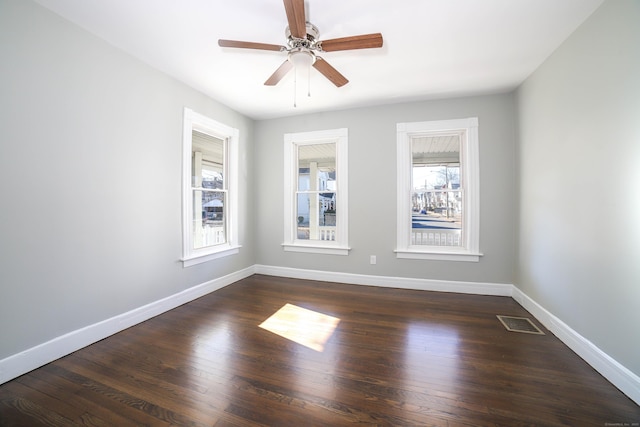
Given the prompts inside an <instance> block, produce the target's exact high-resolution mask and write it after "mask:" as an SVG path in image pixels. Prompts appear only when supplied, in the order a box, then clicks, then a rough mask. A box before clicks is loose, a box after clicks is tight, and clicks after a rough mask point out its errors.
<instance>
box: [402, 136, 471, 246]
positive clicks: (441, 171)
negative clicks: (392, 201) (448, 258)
mask: <svg viewBox="0 0 640 427" xmlns="http://www.w3.org/2000/svg"><path fill="white" fill-rule="evenodd" d="M411 166H412V185H411V188H412V193H411V244H412V245H429V246H461V245H462V235H463V234H462V232H461V231H462V230H461V229H462V224H463V221H462V216H463V211H464V206H463V197H462V194H463V188H462V187H461V185H460V183H461V180H460V135H459V134H458V133H454V134H443V135H435V136H415V137H412V138H411Z"/></svg>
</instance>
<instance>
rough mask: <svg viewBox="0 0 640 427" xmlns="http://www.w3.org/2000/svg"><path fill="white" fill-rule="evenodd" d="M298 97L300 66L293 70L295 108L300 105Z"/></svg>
mask: <svg viewBox="0 0 640 427" xmlns="http://www.w3.org/2000/svg"><path fill="white" fill-rule="evenodd" d="M297 99H298V68H297V67H296V68H295V69H294V70H293V108H296V107H298V105H297Z"/></svg>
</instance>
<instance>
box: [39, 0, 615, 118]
mask: <svg viewBox="0 0 640 427" xmlns="http://www.w3.org/2000/svg"><path fill="white" fill-rule="evenodd" d="M36 1H37V2H38V3H40V4H41V5H43V6H45V7H47V8H49V9H51V10H53V11H54V12H56V13H58V14H60V15H62V16H63V17H65V18H67V19H68V20H70V21H72V22H75V23H76V24H78V25H80V26H81V27H83V28H85V29H86V30H88V31H90V32H92V33H94V34H96V35H98V36H99V37H101V38H103V39H105V40H107V41H108V42H109V43H111V44H113V45H115V46H117V47H119V48H121V49H122V50H124V51H126V52H128V53H130V54H131V55H133V56H135V57H137V58H140V59H141V60H143V61H144V62H146V63H148V64H150V65H152V66H153V67H155V68H157V69H159V70H162V71H164V72H165V73H167V74H169V75H172V76H174V77H175V78H177V79H178V80H181V81H183V82H184V83H186V84H188V85H190V86H192V87H194V88H195V89H198V90H199V91H202V92H204V93H205V94H207V95H209V96H211V97H213V98H214V99H216V100H218V101H220V102H222V103H223V104H226V105H227V106H229V107H231V108H233V109H235V110H237V111H239V112H240V113H243V114H245V115H247V116H249V117H252V118H254V119H266V118H274V117H282V116H291V115H296V114H302V113H310V112H319V111H327V110H338V109H345V108H351V107H358V106H363V105H380V104H389V103H396V102H403V101H414V100H425V99H436V98H443V97H452V96H464V95H476V94H485V93H496V92H504V91H508V90H511V89H513V88H515V87H517V86H518V85H519V84H520V83H521V82H522V81H523V80H524V79H525V78H526V77H528V76H529V74H531V73H532V72H533V71H534V70H535V69H536V68H537V67H538V66H539V65H540V64H541V63H542V62H543V61H544V60H545V59H546V58H547V57H548V56H549V55H550V54H551V53H552V52H553V51H554V50H555V49H556V48H557V47H558V46H559V45H560V44H561V43H562V42H563V41H564V40H565V39H566V38H567V37H568V36H569V35H570V34H571V33H572V32H573V31H574V30H575V29H576V28H577V27H578V26H579V25H580V24H581V23H582V22H584V20H585V19H586V18H587V17H588V16H589V15H590V14H591V13H592V12H593V11H594V10H595V9H596V8H597V7H598V6H599V5H600V4H601V3H602V1H603V0H393V1H391V0H388V1H383V0H308V1H306V11H307V20H308V21H310V22H312V23H313V24H314V25H316V26H317V27H318V28H319V30H320V40H323V39H332V38H338V37H346V36H352V35H358V34H367V33H375V32H380V33H382V35H383V37H384V46H383V47H382V48H381V49H367V50H352V51H344V52H330V53H324V54H322V56H323V58H324V59H326V60H327V61H328V62H329V63H330V64H331V65H333V66H334V67H335V68H336V69H337V70H338V71H340V72H341V73H342V74H343V75H344V76H345V77H347V79H349V83H348V84H347V85H345V86H343V87H341V88H337V87H335V86H334V85H333V84H332V83H330V82H329V81H328V80H327V79H326V78H325V77H324V76H322V75H321V74H320V73H319V72H317V71H316V70H314V69H313V70H311V97H310V98H307V97H306V87H304V86H305V85H301V86H303V87H302V88H300V86H299V88H298V103H297V104H298V105H297V107H296V108H294V106H293V97H294V82H293V80H294V79H293V74H294V73H293V72H290V73H289V74H288V75H287V76H286V77H285V78H284V79H283V80H282V81H281V82H280V83H279V84H278V85H277V86H275V87H268V86H264V85H263V83H264V81H265V80H266V79H267V78H268V77H269V76H270V75H271V74H272V73H273V72H274V71H275V69H276V68H277V67H278V66H279V65H280V64H281V63H282V62H283V61H284V60H285V58H286V53H282V52H271V51H256V50H247V49H231V48H221V47H219V46H218V44H217V40H218V39H220V38H224V39H234V40H243V41H254V42H263V43H271V44H278V45H283V44H285V43H286V40H285V35H284V31H285V27H286V26H287V19H286V15H285V10H284V5H283V3H282V0H224V1H223V0H180V1H177V0H36Z"/></svg>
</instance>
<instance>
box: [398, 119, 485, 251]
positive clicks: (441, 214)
mask: <svg viewBox="0 0 640 427" xmlns="http://www.w3.org/2000/svg"><path fill="white" fill-rule="evenodd" d="M397 130H398V140H397V162H398V165H397V167H398V196H397V197H398V206H397V221H398V223H397V248H396V255H397V257H398V258H413V259H436V260H453V261H478V260H479V257H480V256H481V255H482V254H481V253H480V252H479V182H478V177H479V172H478V169H479V165H478V119H477V118H475V117H473V118H468V119H460V120H442V121H431V122H413V123H399V124H398V126H397Z"/></svg>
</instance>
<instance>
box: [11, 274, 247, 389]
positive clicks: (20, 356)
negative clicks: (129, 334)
mask: <svg viewBox="0 0 640 427" xmlns="http://www.w3.org/2000/svg"><path fill="white" fill-rule="evenodd" d="M252 274H254V267H253V266H251V267H248V268H245V269H243V270H240V271H237V272H234V273H231V274H229V275H227V276H223V277H220V278H217V279H214V280H210V281H208V282H205V283H201V284H199V285H196V286H193V287H191V288H189V289H185V290H184V291H182V292H179V293H177V294H174V295H171V296H168V297H166V298H163V299H161V300H158V301H154V302H152V303H150V304H147V305H144V306H142V307H139V308H136V309H134V310H131V311H129V312H126V313H123V314H120V315H118V316H114V317H112V318H110V319H106V320H103V321H101V322H98V323H95V324H93V325H89V326H86V327H84V328H81V329H78V330H75V331H72V332H69V333H68V334H65V335H62V336H59V337H57V338H54V339H52V340H50V341H47V342H45V343H42V344H40V345H37V346H35V347H32V348H30V349H27V350H25V351H22V352H20V353H17V354H14V355H12V356H9V357H7V358H5V359H2V360H0V384H3V383H5V382H7V381H9V380H12V379H13V378H17V377H19V376H20V375H22V374H26V373H27V372H29V371H32V370H34V369H36V368H39V367H40V366H43V365H45V364H47V363H49V362H52V361H54V360H56V359H59V358H60V357H62V356H66V355H67V354H70V353H73V352H74V351H76V350H79V349H81V348H83V347H86V346H88V345H90V344H93V343H95V342H97V341H100V340H101V339H104V338H106V337H108V336H111V335H113V334H115V333H117V332H120V331H122V330H125V329H127V328H129V327H131V326H133V325H136V324H138V323H141V322H144V321H145V320H148V319H151V318H152V317H155V316H157V315H159V314H162V313H164V312H166V311H169V310H172V309H174V308H176V307H178V306H180V305H182V304H185V303H187V302H189V301H193V300H194V299H196V298H200V297H201V296H204V295H206V294H209V293H211V292H213V291H216V290H218V289H221V288H223V287H225V286H227V285H230V284H232V283H234V282H237V281H238V280H241V279H244V278H245V277H249V276H251V275H252Z"/></svg>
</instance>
